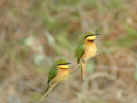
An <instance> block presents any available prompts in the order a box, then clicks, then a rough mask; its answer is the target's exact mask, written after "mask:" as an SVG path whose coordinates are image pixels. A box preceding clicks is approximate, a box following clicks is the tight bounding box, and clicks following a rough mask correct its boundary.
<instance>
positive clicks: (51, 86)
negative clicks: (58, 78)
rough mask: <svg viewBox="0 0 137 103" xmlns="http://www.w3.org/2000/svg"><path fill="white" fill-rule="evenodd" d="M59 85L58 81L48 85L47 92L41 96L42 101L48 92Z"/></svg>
mask: <svg viewBox="0 0 137 103" xmlns="http://www.w3.org/2000/svg"><path fill="white" fill-rule="evenodd" d="M56 85H57V83H54V84H52V85H50V86H48V87H47V89H46V90H45V92H46V93H45V94H44V95H43V96H42V97H41V99H40V103H41V102H42V101H44V99H45V98H46V97H47V96H48V94H49V93H50V92H51V91H52V90H53V89H54V87H55V86H56Z"/></svg>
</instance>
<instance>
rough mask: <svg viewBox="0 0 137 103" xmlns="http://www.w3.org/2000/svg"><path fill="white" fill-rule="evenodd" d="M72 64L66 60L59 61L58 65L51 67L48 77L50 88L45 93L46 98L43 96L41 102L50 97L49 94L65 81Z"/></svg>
mask: <svg viewBox="0 0 137 103" xmlns="http://www.w3.org/2000/svg"><path fill="white" fill-rule="evenodd" d="M70 69H71V67H70V63H68V62H67V61H66V60H65V59H59V60H57V61H56V63H55V64H54V65H53V66H52V67H51V69H50V71H49V75H48V87H47V89H46V91H45V94H44V96H42V98H41V100H43V99H44V98H45V97H47V96H48V94H49V93H50V92H51V91H52V89H54V88H55V87H56V86H57V84H59V83H60V82H62V81H64V80H65V79H66V78H67V77H68V76H69V73H70Z"/></svg>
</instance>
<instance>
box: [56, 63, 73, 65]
mask: <svg viewBox="0 0 137 103" xmlns="http://www.w3.org/2000/svg"><path fill="white" fill-rule="evenodd" d="M68 64H71V63H61V64H58V65H68Z"/></svg>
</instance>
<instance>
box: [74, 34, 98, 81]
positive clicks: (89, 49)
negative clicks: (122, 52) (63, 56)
mask: <svg viewBox="0 0 137 103" xmlns="http://www.w3.org/2000/svg"><path fill="white" fill-rule="evenodd" d="M95 40H96V35H95V34H94V33H89V32H87V33H85V34H83V35H82V38H81V41H80V44H79V46H78V48H77V49H76V57H77V63H78V64H80V66H81V79H82V80H84V78H85V73H86V63H87V61H88V60H89V59H91V58H93V57H95V56H96V50H97V49H96V41H95Z"/></svg>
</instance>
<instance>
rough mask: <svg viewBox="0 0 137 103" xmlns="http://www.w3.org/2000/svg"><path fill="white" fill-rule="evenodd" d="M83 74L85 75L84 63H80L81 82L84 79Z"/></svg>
mask: <svg viewBox="0 0 137 103" xmlns="http://www.w3.org/2000/svg"><path fill="white" fill-rule="evenodd" d="M85 74H86V67H85V63H81V80H84V79H85Z"/></svg>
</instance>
